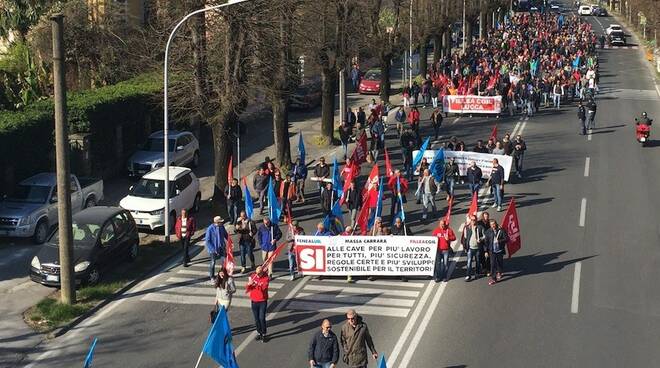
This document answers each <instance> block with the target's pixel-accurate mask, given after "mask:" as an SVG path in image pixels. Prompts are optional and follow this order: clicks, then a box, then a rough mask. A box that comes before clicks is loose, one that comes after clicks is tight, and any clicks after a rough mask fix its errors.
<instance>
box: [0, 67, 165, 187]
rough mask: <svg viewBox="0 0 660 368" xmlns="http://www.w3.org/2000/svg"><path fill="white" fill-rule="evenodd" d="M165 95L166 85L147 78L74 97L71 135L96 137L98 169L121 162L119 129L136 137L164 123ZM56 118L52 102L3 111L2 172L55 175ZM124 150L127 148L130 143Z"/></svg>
mask: <svg viewBox="0 0 660 368" xmlns="http://www.w3.org/2000/svg"><path fill="white" fill-rule="evenodd" d="M161 92H162V79H161V78H160V77H159V76H157V75H154V74H147V75H143V76H140V77H137V78H134V79H131V80H127V81H124V82H121V83H118V84H115V85H111V86H106V87H102V88H98V89H94V90H88V91H84V92H75V93H69V94H68V96H67V116H68V122H69V131H70V133H91V134H92V138H91V139H92V142H91V143H92V158H93V162H94V164H95V166H96V167H95V169H102V168H103V166H104V165H105V164H106V163H112V162H113V161H116V157H115V156H116V155H115V153H116V149H115V147H116V145H117V144H118V143H119V142H117V141H116V139H115V138H116V134H115V127H116V126H117V125H122V126H123V127H124V129H126V130H128V131H130V132H134V131H140V127H143V124H144V123H145V121H146V120H147V119H149V117H151V116H154V117H156V118H158V116H159V114H160V113H159V112H158V111H159V108H158V106H155V104H154V101H155V97H156V96H157V95H158V94H160V93H161ZM53 112H54V107H53V101H52V99H49V100H43V101H38V102H36V103H34V104H31V105H29V106H27V107H26V108H25V109H24V110H22V111H0V167H3V168H6V167H13V172H12V173H11V174H12V175H10V176H14V177H15V178H12V179H15V180H20V179H22V178H25V177H27V176H29V175H32V174H34V173H35V172H38V171H45V170H52V161H53V160H52V157H54V156H53V154H52V152H53V149H54V134H53V131H54V126H55V124H54V118H53ZM124 135H125V134H124ZM140 135H142V134H140ZM137 139H140V137H138V138H137ZM121 144H122V146H124V147H126V145H125V143H124V142H121ZM95 171H97V170H95ZM2 174H3V173H0V175H2ZM4 174H5V175H7V174H6V173H4Z"/></svg>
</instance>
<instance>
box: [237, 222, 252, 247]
mask: <svg viewBox="0 0 660 368" xmlns="http://www.w3.org/2000/svg"><path fill="white" fill-rule="evenodd" d="M236 233H238V234H239V236H240V238H239V241H240V242H250V243H253V242H254V235H255V234H256V233H257V225H256V224H255V223H254V221H252V220H250V219H248V218H246V219H243V220H240V219H239V220H238V223H237V224H236Z"/></svg>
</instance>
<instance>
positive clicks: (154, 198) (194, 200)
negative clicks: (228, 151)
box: [119, 166, 202, 230]
mask: <svg viewBox="0 0 660 368" xmlns="http://www.w3.org/2000/svg"><path fill="white" fill-rule="evenodd" d="M169 171H170V178H169V179H170V226H174V221H175V220H176V216H177V215H178V214H179V213H180V212H181V210H182V209H186V210H191V211H193V212H195V211H197V210H199V202H200V199H201V196H202V194H201V193H200V191H199V179H198V178H197V177H196V176H195V174H193V172H192V171H191V170H190V169H189V168H186V167H176V166H170V170H169ZM129 191H130V193H129V194H128V195H127V196H126V197H124V198H123V199H122V200H121V201H120V202H119V206H121V207H122V208H124V209H126V210H129V211H130V212H131V215H133V218H134V219H135V223H136V224H137V226H138V228H149V229H151V230H153V229H155V228H158V227H161V226H164V225H165V213H164V212H165V168H160V169H157V170H154V171H152V172H150V173H148V174H147V175H145V176H143V177H142V178H141V179H140V180H139V181H138V182H137V184H135V185H133V186H131V188H130V189H129Z"/></svg>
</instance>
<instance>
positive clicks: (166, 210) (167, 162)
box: [163, 0, 248, 244]
mask: <svg viewBox="0 0 660 368" xmlns="http://www.w3.org/2000/svg"><path fill="white" fill-rule="evenodd" d="M246 1H248V0H229V1H228V2H226V3H224V4H220V5H214V6H210V7H208V8H203V9H198V10H195V11H194V12H192V13H190V14H188V15H186V16H185V17H183V19H181V20H180V21H179V23H177V24H176V26H174V29H172V32H171V33H170V37H169V38H168V39H167V45H165V65H164V72H163V93H164V101H163V127H164V128H163V155H164V157H163V159H164V161H163V164H164V168H165V208H164V210H163V216H164V218H165V221H164V222H165V223H164V225H165V244H169V243H170V160H169V147H168V143H169V141H168V130H169V129H168V125H169V122H168V117H167V82H168V76H167V66H168V58H169V54H170V44H171V43H172V40H173V39H174V35H175V34H176V31H178V30H179V28H180V27H181V26H182V25H183V23H185V22H186V21H187V20H188V19H189V18H190V17H192V16H193V15H197V14H200V13H205V12H207V11H210V10H216V9H220V8H224V7H225V6H229V5H234V4H239V3H243V2H246ZM239 133H240V132H239Z"/></svg>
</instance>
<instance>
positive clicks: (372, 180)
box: [362, 164, 378, 199]
mask: <svg viewBox="0 0 660 368" xmlns="http://www.w3.org/2000/svg"><path fill="white" fill-rule="evenodd" d="M376 185H378V165H377V164H376V165H374V167H372V168H371V172H370V173H369V178H368V179H367V181H366V182H365V183H364V189H362V198H363V199H364V198H366V195H367V191H368V190H370V189H371V188H372V187H375V186H376Z"/></svg>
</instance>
